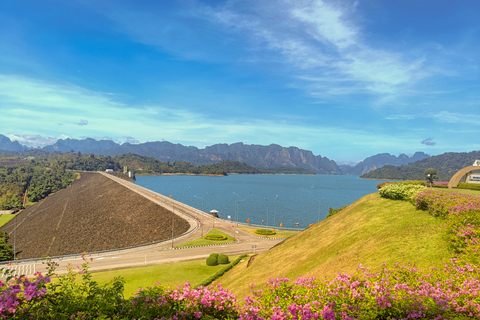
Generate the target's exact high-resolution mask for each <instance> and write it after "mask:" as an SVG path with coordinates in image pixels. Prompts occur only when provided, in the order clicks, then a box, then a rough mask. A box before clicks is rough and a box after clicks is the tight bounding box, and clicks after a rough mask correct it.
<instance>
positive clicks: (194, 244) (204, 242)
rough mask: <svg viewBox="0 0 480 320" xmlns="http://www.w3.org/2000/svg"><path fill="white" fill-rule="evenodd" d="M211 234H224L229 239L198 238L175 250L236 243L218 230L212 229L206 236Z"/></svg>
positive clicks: (229, 236)
mask: <svg viewBox="0 0 480 320" xmlns="http://www.w3.org/2000/svg"><path fill="white" fill-rule="evenodd" d="M209 234H223V235H225V236H226V237H227V239H226V240H207V239H205V238H198V239H195V240H192V241H189V242H186V243H183V244H181V245H178V246H175V248H186V247H198V246H206V245H211V244H226V243H232V242H235V240H234V239H233V237H232V236H231V235H228V234H226V233H224V232H222V231H220V230H218V229H212V230H210V232H209V233H207V234H206V235H209Z"/></svg>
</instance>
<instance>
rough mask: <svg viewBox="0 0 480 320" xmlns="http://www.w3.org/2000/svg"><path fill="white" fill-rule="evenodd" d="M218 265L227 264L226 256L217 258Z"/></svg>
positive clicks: (228, 261) (222, 255)
mask: <svg viewBox="0 0 480 320" xmlns="http://www.w3.org/2000/svg"><path fill="white" fill-rule="evenodd" d="M217 261H218V264H229V263H230V260H229V259H228V256H227V255H226V254H220V255H218V258H217Z"/></svg>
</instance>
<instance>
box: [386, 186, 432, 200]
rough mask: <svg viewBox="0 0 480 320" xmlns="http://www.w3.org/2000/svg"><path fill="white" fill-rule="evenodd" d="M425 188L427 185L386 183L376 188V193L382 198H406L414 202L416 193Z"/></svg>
mask: <svg viewBox="0 0 480 320" xmlns="http://www.w3.org/2000/svg"><path fill="white" fill-rule="evenodd" d="M426 189H427V187H425V186H422V185H418V184H415V183H404V182H402V183H391V184H387V185H386V186H384V187H383V188H381V189H380V190H378V193H380V196H382V197H384V198H388V199H392V200H408V201H410V202H412V203H414V202H415V198H416V197H417V196H418V194H419V193H420V192H422V191H425V190H426Z"/></svg>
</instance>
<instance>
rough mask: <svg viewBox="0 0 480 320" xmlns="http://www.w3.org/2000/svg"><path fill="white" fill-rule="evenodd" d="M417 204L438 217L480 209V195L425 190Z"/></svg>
mask: <svg viewBox="0 0 480 320" xmlns="http://www.w3.org/2000/svg"><path fill="white" fill-rule="evenodd" d="M415 206H416V207H417V209H420V210H427V211H428V212H430V214H432V215H434V216H436V217H445V216H447V215H448V214H449V213H454V212H458V211H467V210H471V209H473V210H477V209H480V197H477V196H473V195H468V194H460V193H455V192H448V191H440V190H425V191H423V192H421V193H420V194H418V196H417V198H416V199H415Z"/></svg>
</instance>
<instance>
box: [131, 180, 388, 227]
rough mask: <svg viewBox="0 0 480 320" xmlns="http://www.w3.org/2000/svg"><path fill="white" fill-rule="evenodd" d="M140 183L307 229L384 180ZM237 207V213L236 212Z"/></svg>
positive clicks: (226, 214)
mask: <svg viewBox="0 0 480 320" xmlns="http://www.w3.org/2000/svg"><path fill="white" fill-rule="evenodd" d="M136 178H137V181H136V184H138V185H140V186H142V187H145V188H148V189H150V190H153V191H156V192H158V193H161V194H163V195H166V196H170V195H172V198H173V199H175V200H178V201H181V202H183V203H185V204H188V205H190V206H192V207H195V208H198V209H200V210H203V211H206V212H210V210H213V209H215V210H218V211H219V212H220V213H221V216H220V217H221V218H223V219H230V220H234V221H237V220H238V221H239V222H243V223H247V219H250V223H251V224H255V225H262V220H263V223H264V225H269V226H275V227H278V226H279V225H280V223H281V222H283V227H284V228H297V226H296V224H297V223H298V228H299V229H305V228H307V227H308V226H309V224H310V223H317V222H318V221H320V220H323V219H325V218H326V216H327V214H328V209H329V208H330V207H332V208H334V209H336V208H339V207H341V206H344V205H349V204H351V203H353V202H355V201H356V200H358V199H359V198H361V197H363V196H365V195H367V194H370V193H374V192H377V188H376V185H377V183H379V182H382V181H381V180H369V179H359V178H358V177H357V176H337V175H271V174H261V175H228V176H191V175H159V176H137V177H136ZM236 212H237V214H235V213H236Z"/></svg>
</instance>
